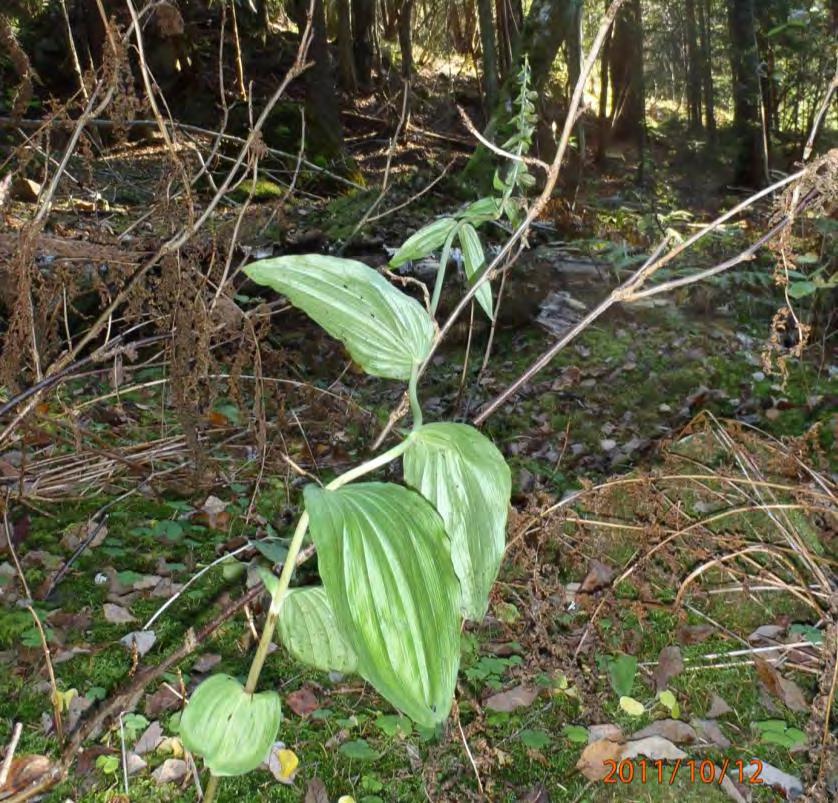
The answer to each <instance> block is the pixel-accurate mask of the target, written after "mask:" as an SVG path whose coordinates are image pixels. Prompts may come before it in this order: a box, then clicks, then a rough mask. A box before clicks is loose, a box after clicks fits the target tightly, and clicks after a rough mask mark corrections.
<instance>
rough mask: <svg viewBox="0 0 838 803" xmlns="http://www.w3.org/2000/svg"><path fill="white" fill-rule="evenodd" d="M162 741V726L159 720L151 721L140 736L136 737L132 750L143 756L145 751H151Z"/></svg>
mask: <svg viewBox="0 0 838 803" xmlns="http://www.w3.org/2000/svg"><path fill="white" fill-rule="evenodd" d="M162 741H163V726H162V725H161V724H160V722H159V720H155V721H154V722H152V723H151V724H150V725H149V726H148V727H147V728H146V729H145V730H144V731H143V734H142V736H140V738H139V739H137V743H136V744H135V745H134V752H135V753H136V754H137V755H138V756H144V755H145V754H146V753H152V752H154V751H155V750H156V749H157V745H159V744H160V742H162Z"/></svg>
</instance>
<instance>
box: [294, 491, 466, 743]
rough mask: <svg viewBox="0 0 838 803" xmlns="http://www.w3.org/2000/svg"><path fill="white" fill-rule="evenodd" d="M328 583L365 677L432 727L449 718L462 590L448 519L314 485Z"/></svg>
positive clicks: (418, 502)
mask: <svg viewBox="0 0 838 803" xmlns="http://www.w3.org/2000/svg"><path fill="white" fill-rule="evenodd" d="M305 503H306V510H307V511H308V513H309V516H310V517H311V535H312V538H313V539H314V543H315V545H316V546H317V556H318V563H319V567H320V577H321V578H322V580H323V586H324V588H325V589H326V594H327V595H328V597H329V602H330V603H331V606H332V610H333V611H334V613H335V617H336V618H337V620H338V623H339V625H340V627H341V630H342V632H343V634H344V636H345V637H346V639H347V641H348V642H349V643H350V645H351V646H352V649H353V650H354V651H355V653H356V654H357V656H358V669H359V672H360V674H361V675H362V676H363V677H364V678H366V679H367V680H368V681H369V682H370V683H372V684H373V686H375V688H376V689H377V690H378V692H379V693H380V694H381V695H382V696H383V697H385V698H386V699H387V700H389V701H390V702H391V703H392V704H393V705H394V706H395V707H396V708H398V709H400V710H401V711H403V712H404V713H405V714H407V715H408V716H409V717H411V718H412V719H414V720H415V721H416V722H418V723H420V724H422V725H425V726H428V727H431V726H433V725H435V724H437V723H439V722H442V721H443V720H445V719H446V718H447V717H448V713H449V711H450V710H451V702H452V699H453V695H454V686H455V683H456V679H457V668H458V666H459V659H460V615H459V597H460V590H459V584H458V582H457V577H456V575H455V574H454V567H453V566H452V564H451V557H450V553H449V540H448V536H447V535H446V533H445V530H444V527H443V524H442V519H441V518H440V517H439V514H438V513H437V512H436V511H435V510H434V509H433V508H432V507H431V505H430V504H429V503H428V502H427V501H426V500H425V499H423V498H422V497H421V496H420V495H419V494H417V493H416V492H414V491H411V490H408V489H407V488H404V487H402V486H400V485H392V484H388V483H357V484H353V485H349V486H346V487H345V488H341V489H339V490H336V491H329V490H323V489H321V488H318V487H317V486H313V485H309V486H308V487H307V488H306V489H305Z"/></svg>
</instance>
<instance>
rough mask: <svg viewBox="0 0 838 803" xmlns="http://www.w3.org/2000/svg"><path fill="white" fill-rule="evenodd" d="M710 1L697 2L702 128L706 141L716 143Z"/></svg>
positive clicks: (711, 11) (711, 10)
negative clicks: (702, 104)
mask: <svg viewBox="0 0 838 803" xmlns="http://www.w3.org/2000/svg"><path fill="white" fill-rule="evenodd" d="M710 2H711V0H699V4H698V21H699V33H700V37H701V93H702V99H703V100H704V128H705V130H706V131H707V140H708V142H710V143H711V144H713V145H715V143H716V98H715V92H716V90H715V86H714V84H713V44H712V40H711V38H710V36H711V34H710V30H711V24H712V13H713V9H712V6H711V5H710Z"/></svg>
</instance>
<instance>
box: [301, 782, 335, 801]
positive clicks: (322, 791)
mask: <svg viewBox="0 0 838 803" xmlns="http://www.w3.org/2000/svg"><path fill="white" fill-rule="evenodd" d="M303 803H329V793H328V792H327V791H326V784H324V783H323V781H321V780H320V779H319V778H312V779H311V780H310V781H309V782H308V788H307V789H306V796H305V800H304V801H303Z"/></svg>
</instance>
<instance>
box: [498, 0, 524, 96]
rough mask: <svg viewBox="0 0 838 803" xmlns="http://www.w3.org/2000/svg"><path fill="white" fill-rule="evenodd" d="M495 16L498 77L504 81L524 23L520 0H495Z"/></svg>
mask: <svg viewBox="0 0 838 803" xmlns="http://www.w3.org/2000/svg"><path fill="white" fill-rule="evenodd" d="M495 17H496V19H497V30H498V63H499V65H500V79H501V81H505V80H506V79H507V77H508V76H509V70H510V69H511V67H512V63H513V57H514V49H515V42H516V41H517V39H518V37H519V36H520V34H521V29H522V28H523V25H524V10H523V8H522V7H521V0H495Z"/></svg>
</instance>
